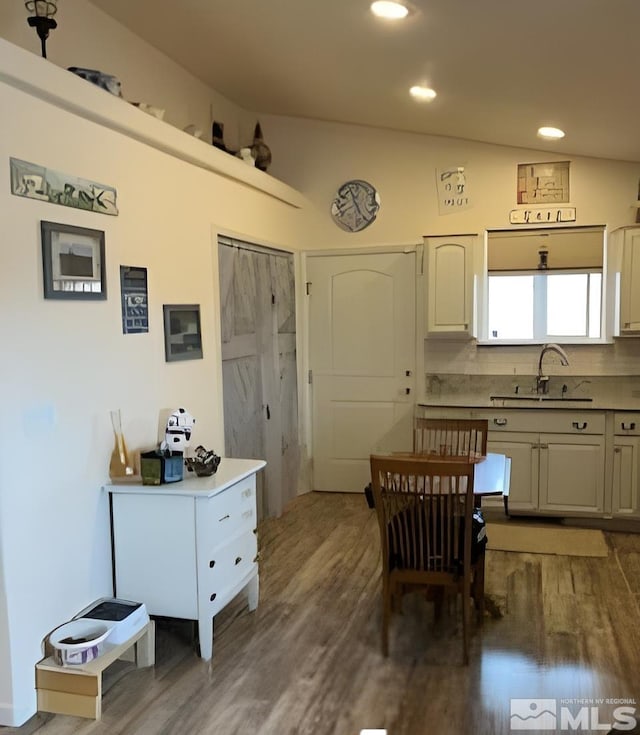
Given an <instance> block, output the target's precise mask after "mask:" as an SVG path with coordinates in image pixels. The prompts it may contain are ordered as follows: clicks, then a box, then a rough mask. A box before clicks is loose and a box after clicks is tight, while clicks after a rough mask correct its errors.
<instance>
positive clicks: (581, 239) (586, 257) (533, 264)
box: [487, 226, 604, 271]
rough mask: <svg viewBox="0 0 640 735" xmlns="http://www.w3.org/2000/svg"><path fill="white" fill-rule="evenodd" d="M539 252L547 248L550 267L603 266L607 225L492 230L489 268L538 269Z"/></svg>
mask: <svg viewBox="0 0 640 735" xmlns="http://www.w3.org/2000/svg"><path fill="white" fill-rule="evenodd" d="M540 251H543V252H544V251H546V263H547V269H548V270H568V269H575V268H590V269H593V268H602V262H603V251H604V227H600V226H598V227H571V228H568V227H567V228H564V227H563V228H547V229H539V230H520V231H513V230H500V231H495V232H489V234H488V244H487V264H488V270H489V271H536V270H541V269H540V268H539V264H540V261H541V258H542V259H544V258H545V256H544V255H543V256H541V255H540Z"/></svg>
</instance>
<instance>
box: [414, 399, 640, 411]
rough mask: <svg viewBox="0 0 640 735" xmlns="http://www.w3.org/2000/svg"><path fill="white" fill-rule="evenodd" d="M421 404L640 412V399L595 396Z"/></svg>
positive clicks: (427, 405) (422, 402)
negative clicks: (542, 399)
mask: <svg viewBox="0 0 640 735" xmlns="http://www.w3.org/2000/svg"><path fill="white" fill-rule="evenodd" d="M418 405H419V406H423V407H425V408H489V409H491V408H499V409H501V410H503V409H509V410H519V411H523V410H534V411H537V410H544V409H546V410H554V411H557V410H560V411H568V410H570V411H637V412H640V400H639V399H637V398H632V399H630V400H628V401H625V400H621V399H617V400H616V399H612V398H609V399H606V398H605V399H603V400H599V399H597V398H594V399H593V401H584V400H581V401H576V400H571V399H570V398H564V399H562V398H558V399H557V400H545V401H537V400H517V399H516V400H514V399H504V400H502V399H495V400H490V398H489V397H488V396H487V398H486V399H485V398H483V397H481V396H467V397H465V396H460V395H455V396H439V397H437V398H435V397H431V396H425V397H424V398H422V399H421V400H420V401H418Z"/></svg>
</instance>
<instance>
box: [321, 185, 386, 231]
mask: <svg viewBox="0 0 640 735" xmlns="http://www.w3.org/2000/svg"><path fill="white" fill-rule="evenodd" d="M379 210H380V195H379V194H378V192H377V191H376V190H375V189H374V188H373V186H371V184H369V183H368V182H367V181H362V180H361V179H353V180H351V181H346V182H345V183H344V184H342V186H341V187H340V188H339V189H338V191H337V192H336V195H335V197H334V199H333V202H332V203H331V216H332V217H333V221H334V222H335V223H336V224H337V225H338V227H340V228H341V229H343V230H346V231H347V232H359V231H360V230H364V228H365V227H368V226H369V225H370V224H371V223H372V222H373V221H374V220H375V218H376V216H377V214H378V211H379Z"/></svg>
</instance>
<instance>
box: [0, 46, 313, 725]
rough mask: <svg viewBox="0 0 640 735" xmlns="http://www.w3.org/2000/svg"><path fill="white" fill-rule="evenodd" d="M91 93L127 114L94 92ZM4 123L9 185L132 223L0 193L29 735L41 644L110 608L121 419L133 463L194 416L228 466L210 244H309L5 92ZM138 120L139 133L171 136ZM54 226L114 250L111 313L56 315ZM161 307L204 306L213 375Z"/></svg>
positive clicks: (4, 648) (12, 707)
mask: <svg viewBox="0 0 640 735" xmlns="http://www.w3.org/2000/svg"><path fill="white" fill-rule="evenodd" d="M7 47H8V50H9V52H10V49H11V47H10V45H9V44H5V46H4V47H2V48H1V50H2V52H3V56H2V58H3V59H4V60H5V63H6V65H7V67H12V68H15V65H16V64H21V63H24V61H25V59H24V58H23V56H24V52H21V51H20V50H19V49H16V51H20V53H19V54H17V55H16V60H15V62H14V63H12V62H11V61H6V59H7V58H9V59H10V57H11V54H10V53H8V54H5V52H7ZM21 54H22V56H21ZM27 56H29V55H27ZM29 58H32V57H30V56H29ZM33 63H37V64H41V65H42V73H43V77H44V78H45V79H46V81H45V82H44V83H43V84H44V86H45V88H46V89H47V90H53V89H54V88H55V87H56V85H62V86H64V85H65V84H66V83H67V82H68V81H69V77H68V76H67V72H63V71H61V70H59V69H57V68H56V67H55V66H53V65H51V64H47V62H45V61H41V60H39V59H37V60H36V61H35V62H33ZM1 78H2V68H0V79H1ZM71 81H72V82H74V83H75V80H71ZM76 86H77V85H76ZM80 91H81V92H85V91H86V94H87V95H88V96H89V97H88V98H90V99H91V100H93V99H94V97H95V95H96V94H99V95H106V96H105V97H104V100H105V101H106V103H109V104H113V105H116V106H117V107H122V103H121V102H120V101H118V100H115V99H111V98H110V97H109V95H108V94H107V93H103V92H100V91H99V90H95V88H94V87H92V86H91V85H87V87H86V88H85V87H84V86H82V87H81V88H80ZM92 95H93V97H92ZM102 99H103V98H101V100H102ZM114 109H116V108H114ZM0 110H2V111H3V115H2V117H3V120H2V131H3V133H2V136H0V179H2V180H4V181H5V182H7V183H8V182H9V158H10V157H16V158H21V159H24V160H27V161H32V162H35V163H39V164H42V165H45V166H47V167H49V168H52V169H55V170H59V171H61V172H65V173H69V174H72V175H76V176H79V177H82V178H87V179H90V180H93V181H97V182H100V183H104V184H109V185H112V186H114V187H115V188H116V189H117V193H118V207H119V210H120V213H119V216H117V217H110V216H104V215H100V214H96V213H92V212H85V211H79V210H75V209H71V208H68V207H62V206H58V205H55V204H50V203H47V202H41V201H35V200H30V199H25V198H22V197H17V196H12V195H11V194H10V193H9V187H8V186H5V187H4V188H3V189H2V190H0V210H1V211H2V212H3V216H2V221H1V223H0V229H1V237H0V240H1V241H2V244H3V246H2V249H0V294H1V299H2V307H3V308H2V317H1V318H0V343H1V344H2V345H3V348H2V357H3V359H2V361H1V362H0V377H1V380H0V385H2V396H3V414H4V415H5V416H7V417H11V419H10V421H9V422H8V423H9V424H10V429H9V427H7V431H8V433H7V436H9V435H10V436H11V445H10V446H9V445H8V444H7V443H6V442H5V443H4V450H5V458H6V459H5V461H3V462H2V463H0V480H1V483H2V484H1V486H0V565H1V568H0V583H2V589H0V652H1V654H0V724H20V723H21V722H23V721H24V720H25V719H26V718H28V717H29V716H30V715H31V714H33V713H34V711H35V692H34V688H33V683H34V664H35V662H36V661H37V660H38V659H39V658H41V656H42V645H41V643H42V640H43V638H44V637H45V635H46V634H47V633H48V632H49V631H50V630H51V629H53V628H54V627H56V626H57V625H59V624H61V623H63V622H65V621H66V620H68V619H69V618H70V617H72V616H73V615H74V614H75V613H76V612H78V611H79V610H80V609H82V608H83V607H84V606H85V605H87V604H89V603H90V602H92V601H93V600H95V599H97V598H98V597H100V596H103V595H110V594H112V589H111V563H110V542H109V523H108V507H107V498H106V496H105V494H104V493H103V492H102V491H101V486H102V485H103V483H105V482H106V481H107V479H108V465H109V457H110V453H111V449H112V446H113V435H112V431H111V424H110V419H109V410H110V409H113V408H120V409H121V410H122V415H123V429H124V435H125V438H126V440H127V442H128V444H129V447H130V448H132V449H136V448H148V447H152V446H153V445H155V443H156V435H157V424H158V414H159V411H160V410H162V409H163V408H176V407H178V406H185V407H186V408H188V409H189V410H190V411H191V413H192V414H193V415H194V416H195V417H196V419H197V424H196V430H195V433H194V440H195V441H196V442H197V443H202V444H204V445H205V446H207V447H208V448H213V449H216V450H218V451H221V450H222V447H223V435H224V434H223V425H222V424H223V422H222V393H221V369H220V364H221V362H220V360H221V358H220V345H219V313H218V302H219V294H218V286H217V248H216V245H215V234H216V232H217V231H219V230H224V231H233V232H235V233H239V234H241V235H243V236H244V237H245V238H246V239H249V240H259V241H261V242H266V243H269V244H271V245H274V246H281V247H284V248H287V249H293V250H295V249H296V248H297V247H299V246H300V244H301V243H302V244H303V243H304V241H303V237H304V231H305V230H306V227H304V214H303V213H302V212H301V211H300V210H299V209H295V208H294V207H292V206H290V205H288V204H285V203H283V202H282V201H279V200H277V199H275V198H273V197H271V196H269V195H267V194H264V193H261V192H260V191H258V190H256V189H255V188H252V187H249V186H246V185H244V184H242V183H238V182H235V181H231V180H230V179H228V178H226V177H225V178H223V177H221V176H216V175H215V174H212V173H210V172H208V171H205V170H203V169H201V168H198V167H196V166H193V165H190V164H189V163H185V162H184V161H182V160H178V159H177V158H174V157H172V156H169V155H167V154H165V153H162V152H159V151H158V150H156V149H154V148H152V147H151V146H149V145H145V144H143V143H140V142H136V141H134V140H132V139H130V138H128V137H126V136H124V135H122V134H121V133H118V132H115V131H113V130H110V129H106V128H104V127H102V126H100V125H98V124H96V123H94V122H91V121H89V120H87V119H84V118H81V117H79V116H77V115H75V114H72V113H71V112H68V111H65V110H64V109H61V108H59V107H56V106H54V105H53V104H50V103H48V102H45V101H42V100H40V99H37V98H35V97H34V96H32V95H30V94H27V93H26V92H24V91H21V90H19V89H16V88H14V87H12V86H10V85H8V84H5V83H2V82H0ZM8 111H10V113H11V114H7V112H8ZM116 111H117V110H116ZM126 112H127V114H132V115H134V116H137V117H138V118H139V123H138V124H139V126H140V128H141V129H143V128H144V127H145V126H149V125H151V126H153V125H155V126H157V125H158V124H159V123H157V121H155V120H153V119H152V118H149V117H147V116H146V115H144V113H142V112H138V111H136V110H133V109H131V110H130V109H129V108H128V107H127V108H126ZM176 135H178V136H182V135H183V134H182V133H176ZM184 139H185V140H187V141H188V143H189V144H190V145H193V144H194V143H193V141H192V140H191V139H189V138H188V137H187V136H186V134H184ZM198 145H202V146H204V150H205V153H206V154H207V155H210V154H213V155H218V156H224V155H225V154H222V153H220V152H218V151H215V150H213V149H211V148H210V147H207V146H205V144H204V143H202V144H200V143H198ZM225 161H226V159H225ZM238 166H240V167H243V166H244V164H242V163H241V162H239V161H238ZM252 172H253V170H252ZM261 175H262V174H261ZM262 176H263V175H262ZM41 220H50V221H54V222H62V223H68V224H74V225H79V226H83V227H90V228H95V229H100V230H103V231H104V232H105V238H106V264H107V292H108V299H107V300H106V301H98V302H74V301H55V300H46V299H44V298H43V285H42V257H41V246H40V221H41ZM121 264H123V265H136V266H146V267H147V268H148V276H149V307H150V308H149V318H150V327H149V333H148V334H142V335H123V334H122V326H121V310H120V300H119V299H120V287H119V266H120V265H121ZM165 303H178V304H180V303H198V304H200V305H201V314H202V332H203V349H204V359H202V360H196V361H190V362H178V363H166V362H165V359H164V341H163V326H162V305H163V304H165ZM5 605H6V608H5Z"/></svg>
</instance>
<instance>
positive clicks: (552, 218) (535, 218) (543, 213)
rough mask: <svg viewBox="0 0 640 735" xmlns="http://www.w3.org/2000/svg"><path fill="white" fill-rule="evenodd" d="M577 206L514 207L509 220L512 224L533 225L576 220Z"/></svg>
mask: <svg viewBox="0 0 640 735" xmlns="http://www.w3.org/2000/svg"><path fill="white" fill-rule="evenodd" d="M575 221H576V208H575V207H550V208H549V209H512V210H511V212H509V222H510V223H511V224H512V225H531V224H541V223H544V222H575Z"/></svg>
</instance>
